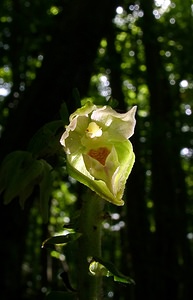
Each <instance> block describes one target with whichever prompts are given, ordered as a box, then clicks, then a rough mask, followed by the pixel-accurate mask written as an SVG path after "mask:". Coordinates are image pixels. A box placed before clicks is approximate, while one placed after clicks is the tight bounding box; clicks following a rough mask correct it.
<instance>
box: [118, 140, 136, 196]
mask: <svg viewBox="0 0 193 300" xmlns="http://www.w3.org/2000/svg"><path fill="white" fill-rule="evenodd" d="M115 149H116V151H117V155H118V160H119V163H120V169H119V171H118V172H117V174H115V177H114V178H113V181H114V183H113V186H114V187H115V188H116V187H119V189H118V190H117V191H114V192H115V193H117V197H118V198H119V197H122V195H123V193H124V189H125V184H126V181H127V178H128V176H129V174H130V173H131V170H132V168H133V165H134V162H135V154H134V152H133V147H132V144H131V142H130V141H129V140H126V141H125V142H122V143H117V144H115Z"/></svg>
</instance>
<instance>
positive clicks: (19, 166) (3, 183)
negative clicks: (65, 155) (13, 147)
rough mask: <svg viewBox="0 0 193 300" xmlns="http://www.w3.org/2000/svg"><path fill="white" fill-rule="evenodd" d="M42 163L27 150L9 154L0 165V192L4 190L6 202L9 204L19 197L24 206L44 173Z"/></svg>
mask: <svg viewBox="0 0 193 300" xmlns="http://www.w3.org/2000/svg"><path fill="white" fill-rule="evenodd" d="M42 170H43V168H42V163H41V162H40V161H38V160H36V159H34V158H33V157H32V154H31V153H29V152H26V151H15V152H12V153H10V154H9V155H7V156H6V157H5V159H4V161H3V162H2V165H1V167H0V193H2V192H3V191H4V196H3V197H4V203H5V204H9V203H10V202H11V201H12V200H13V199H14V198H16V197H19V202H20V204H21V206H22V207H23V205H24V203H25V201H26V199H27V198H28V197H29V196H30V195H31V193H32V191H33V188H34V186H35V185H36V184H37V182H38V181H39V179H40V177H41V173H42Z"/></svg>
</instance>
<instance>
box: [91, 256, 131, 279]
mask: <svg viewBox="0 0 193 300" xmlns="http://www.w3.org/2000/svg"><path fill="white" fill-rule="evenodd" d="M93 259H94V261H92V262H91V264H90V267H91V266H92V267H91V269H90V267H89V269H90V271H91V273H92V274H93V275H96V276H97V275H100V276H101V275H103V276H107V277H109V276H113V278H114V281H118V282H122V283H128V284H135V281H134V280H133V279H132V278H130V277H129V276H125V275H123V274H122V273H121V272H119V271H118V270H117V268H116V267H115V266H114V265H113V264H112V263H111V262H107V261H105V260H103V259H101V258H99V257H94V258H93ZM93 263H95V266H94V265H93ZM93 267H95V270H94V272H93ZM101 271H102V273H101Z"/></svg>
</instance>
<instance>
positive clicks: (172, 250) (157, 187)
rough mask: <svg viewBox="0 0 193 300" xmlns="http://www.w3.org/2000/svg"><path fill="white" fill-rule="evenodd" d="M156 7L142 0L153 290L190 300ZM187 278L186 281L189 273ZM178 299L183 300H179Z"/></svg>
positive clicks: (180, 179)
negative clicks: (148, 115)
mask: <svg viewBox="0 0 193 300" xmlns="http://www.w3.org/2000/svg"><path fill="white" fill-rule="evenodd" d="M152 7H153V1H146V0H141V8H142V10H143V12H144V17H143V20H142V30H143V43H144V47H145V55H146V66H147V82H148V87H149V91H150V106H151V132H152V140H151V150H152V198H153V201H154V207H155V223H156V232H155V248H154V250H155V254H154V258H153V261H154V265H153V284H152V290H153V293H154V298H153V299H157V300H159V299H160V300H161V299H165V300H167V299H168V300H169V299H170V300H176V299H192V297H193V294H192V288H190V289H189V287H190V285H189V284H188V281H189V280H188V278H192V271H191V273H190V272H189V270H190V268H188V265H189V266H190V265H191V266H192V262H191V260H190V253H189V249H188V244H187V238H186V211H185V209H186V201H187V196H186V189H185V183H184V174H183V172H182V168H181V163H180V139H179V136H177V132H176V127H175V124H176V120H175V110H176V106H177V104H178V103H177V101H178V98H174V97H172V96H171V86H170V85H169V82H168V79H167V76H166V74H165V70H164V66H163V63H162V61H161V57H160V55H159V50H160V49H159V44H158V42H157V40H158V36H159V31H158V30H159V28H158V27H156V26H159V25H158V23H157V25H156V23H155V19H154V16H153V13H152V11H153V10H152ZM184 272H186V275H185V273H184ZM180 294H181V295H182V298H180Z"/></svg>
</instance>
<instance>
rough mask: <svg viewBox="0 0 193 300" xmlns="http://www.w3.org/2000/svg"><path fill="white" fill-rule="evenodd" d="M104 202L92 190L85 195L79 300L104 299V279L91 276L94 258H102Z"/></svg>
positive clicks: (82, 212)
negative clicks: (91, 262)
mask: <svg viewBox="0 0 193 300" xmlns="http://www.w3.org/2000/svg"><path fill="white" fill-rule="evenodd" d="M103 209H104V200H103V199H101V198H100V197H99V196H98V195H96V194H95V193H94V192H91V191H90V190H89V191H87V193H86V194H85V195H84V199H83V204H82V209H81V215H80V230H81V233H82V236H81V238H80V239H79V251H80V252H79V270H78V272H79V300H101V299H102V277H101V276H92V275H91V274H89V264H90V261H91V259H92V258H93V257H95V256H96V257H101V234H102V221H103V217H104V212H103Z"/></svg>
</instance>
